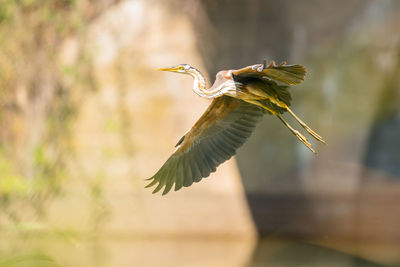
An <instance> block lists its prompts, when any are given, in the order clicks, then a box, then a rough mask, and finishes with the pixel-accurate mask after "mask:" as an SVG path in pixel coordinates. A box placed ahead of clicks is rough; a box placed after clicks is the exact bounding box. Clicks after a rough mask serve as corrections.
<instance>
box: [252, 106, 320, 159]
mask: <svg viewBox="0 0 400 267" xmlns="http://www.w3.org/2000/svg"><path fill="white" fill-rule="evenodd" d="M246 102H248V103H250V104H254V105H256V106H259V107H262V108H263V109H266V110H268V111H269V112H271V113H272V114H274V115H275V116H277V117H278V118H279V119H280V120H281V121H282V122H283V124H285V125H286V127H288V128H289V130H290V131H291V132H292V133H293V134H294V135H295V136H296V137H297V138H298V139H299V140H300V141H301V142H302V143H303V144H304V145H305V146H306V147H308V149H310V150H311V151H312V152H313V153H315V150H314V149H313V147H312V146H311V144H310V143H309V142H308V140H307V138H305V137H304V135H302V134H301V133H300V132H299V131H297V130H295V129H293V128H292V126H290V125H289V123H287V122H286V121H285V120H284V119H283V118H282V117H281V115H280V114H279V113H277V112H276V111H275V110H273V109H270V108H268V107H266V106H264V105H263V104H261V103H259V102H258V101H256V100H254V101H251V100H246Z"/></svg>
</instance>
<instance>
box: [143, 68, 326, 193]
mask: <svg viewBox="0 0 400 267" xmlns="http://www.w3.org/2000/svg"><path fill="white" fill-rule="evenodd" d="M158 70H160V71H170V72H176V73H181V74H187V75H190V76H192V77H193V78H194V85H193V90H194V92H195V93H196V94H198V95H199V96H201V97H204V98H208V99H212V102H211V104H210V106H209V107H208V108H207V110H206V111H205V112H204V114H203V115H202V116H201V117H200V119H199V120H198V121H197V122H196V123H195V124H194V126H193V127H192V128H191V129H190V130H189V131H187V132H186V134H185V135H184V136H183V137H182V138H181V139H180V140H179V141H178V143H177V144H176V146H175V150H174V152H173V154H172V155H171V156H170V157H169V158H168V160H167V161H166V162H165V163H164V165H163V166H162V167H161V168H160V170H159V171H158V172H157V173H156V174H155V175H154V176H153V177H151V178H149V179H147V180H150V183H149V184H148V185H147V186H146V187H152V186H155V185H157V186H156V188H155V189H154V191H153V193H156V192H158V191H160V190H161V189H162V188H164V190H163V193H162V194H163V195H165V194H167V193H168V192H169V191H170V190H171V188H172V187H173V186H174V185H175V191H177V190H179V189H181V188H182V187H188V186H190V185H192V184H193V182H195V183H197V182H199V181H200V180H201V179H202V178H205V177H207V176H209V175H210V173H212V172H215V170H216V168H217V167H218V166H219V165H220V164H221V163H223V162H224V161H226V160H228V159H230V158H231V157H232V156H233V155H234V154H235V153H236V150H237V149H238V148H239V147H240V146H241V145H243V144H244V142H245V141H246V140H247V139H248V138H249V137H250V135H251V133H252V131H253V130H254V128H255V126H256V124H257V122H259V121H260V119H261V118H262V117H263V115H264V114H265V113H269V114H272V115H274V116H276V117H278V119H279V120H280V121H282V123H283V124H284V125H285V126H286V127H287V128H288V129H289V130H290V131H291V132H292V133H293V134H294V135H295V136H296V137H297V138H298V139H299V140H300V141H301V142H302V143H303V144H304V145H305V146H307V147H308V148H309V149H310V150H311V151H312V152H314V153H315V151H314V149H313V147H312V146H311V144H310V143H309V142H308V140H307V139H306V138H305V137H304V136H303V135H302V134H301V133H300V132H299V131H297V130H295V129H294V128H292V126H290V125H289V124H288V123H287V122H286V121H285V120H284V119H283V118H282V116H281V114H283V113H285V112H288V113H289V114H290V115H291V116H293V117H294V119H295V120H296V121H297V122H298V123H299V124H300V125H301V126H302V127H303V128H304V129H305V130H306V131H307V132H308V133H309V134H310V135H311V136H313V137H314V138H315V139H316V140H318V141H320V142H322V143H325V141H324V140H323V139H322V137H321V136H319V135H318V134H317V133H316V132H314V131H313V130H311V128H310V127H308V126H307V125H306V124H305V123H304V122H303V121H302V120H300V119H299V118H298V117H297V116H296V115H295V114H294V113H293V111H292V110H291V109H290V108H289V106H290V102H291V95H290V92H289V86H290V85H296V84H299V83H301V82H302V81H303V80H304V76H305V75H306V69H305V67H304V66H302V65H287V64H286V62H282V63H281V64H279V65H276V64H275V62H274V61H271V62H270V63H269V64H268V65H267V64H266V61H264V64H256V65H251V66H247V67H244V68H242V69H238V70H223V71H220V72H218V73H217V76H216V79H215V82H214V84H213V85H212V86H211V87H210V88H208V89H207V88H206V81H205V79H204V76H203V75H202V74H201V73H200V71H198V70H197V69H195V68H193V67H192V66H190V65H188V64H180V65H177V66H173V67H168V68H160V69H158Z"/></svg>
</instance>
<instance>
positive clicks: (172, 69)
mask: <svg viewBox="0 0 400 267" xmlns="http://www.w3.org/2000/svg"><path fill="white" fill-rule="evenodd" d="M157 70H159V71H172V72H177V71H178V67H167V68H159V69H157Z"/></svg>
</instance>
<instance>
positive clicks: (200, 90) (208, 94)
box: [188, 68, 221, 98]
mask: <svg viewBox="0 0 400 267" xmlns="http://www.w3.org/2000/svg"><path fill="white" fill-rule="evenodd" d="M188 74H190V75H191V76H192V77H193V78H194V83H193V91H194V92H195V93H196V94H198V95H199V96H201V97H205V98H215V97H217V96H220V95H221V93H220V90H219V88H216V89H214V90H210V89H207V88H206V79H205V78H204V76H203V75H202V74H201V72H200V71H199V70H197V69H195V68H191V69H190V70H189V71H188Z"/></svg>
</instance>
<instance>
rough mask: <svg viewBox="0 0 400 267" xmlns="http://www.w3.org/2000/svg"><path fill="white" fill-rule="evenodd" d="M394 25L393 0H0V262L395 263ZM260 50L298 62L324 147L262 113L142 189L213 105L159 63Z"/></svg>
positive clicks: (255, 57) (398, 117) (249, 266)
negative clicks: (154, 190)
mask: <svg viewBox="0 0 400 267" xmlns="http://www.w3.org/2000/svg"><path fill="white" fill-rule="evenodd" d="M399 29H400V1H397V0H385V1H379V0H340V1H330V0H318V1H317V0H303V1H295V0H281V1H273V0H264V1H263V0H248V1H239V0H238V1H236V0H235V1H233V0H230V1H227V0H219V1H212V0H186V1H179V0H164V1H162V0H146V1H145V0H99V1H93V0H42V1H35V0H18V1H16V0H0V267H5V266H7V267H8V266H65V267H68V266H88V267H90V266H96V267H102V266H118V267H121V266H122V267H123V266H221V267H224V266H238V267H239V266H246V267H253V266H400V30H399ZM263 59H268V60H275V61H276V62H278V63H279V62H281V61H287V62H288V63H289V64H302V65H305V66H306V67H307V70H308V75H307V76H306V80H305V81H304V82H303V83H302V84H301V85H298V86H295V87H293V88H292V94H293V99H294V101H293V108H292V109H293V110H294V111H295V112H296V113H297V114H298V115H299V116H300V117H301V118H303V120H304V121H305V122H307V123H308V124H309V125H310V126H311V127H312V128H313V129H314V130H316V131H317V132H318V133H319V134H321V135H322V136H323V137H324V139H325V140H327V143H328V144H327V145H318V144H314V145H315V146H316V150H317V151H318V155H313V154H312V153H310V152H309V151H308V150H307V149H306V148H305V147H304V146H303V145H302V144H301V143H300V142H298V140H297V139H296V138H295V137H294V136H293V135H292V134H291V133H290V132H289V131H288V130H287V129H286V128H285V127H284V126H283V125H282V124H281V123H280V122H279V121H278V120H276V118H274V117H272V116H265V118H264V119H263V120H262V122H261V123H260V125H259V126H258V127H257V129H256V131H255V133H254V134H253V135H252V137H251V138H250V140H249V141H248V142H247V143H246V144H245V145H244V146H243V147H242V148H241V149H239V151H238V153H237V156H236V157H235V158H233V159H231V160H230V161H228V162H226V163H225V164H223V165H222V166H220V167H219V169H218V171H217V172H216V173H214V174H212V175H211V176H210V177H209V178H207V179H205V180H203V181H202V182H201V183H199V184H194V185H193V186H191V187H189V188H184V189H182V190H180V191H178V192H172V193H170V194H168V195H166V196H163V197H162V196H160V195H152V194H151V191H150V190H148V189H144V188H143V187H144V186H145V185H146V182H145V181H144V178H148V177H150V176H152V175H153V174H154V173H155V172H156V171H157V170H158V168H159V167H160V166H161V165H162V164H163V163H164V161H165V160H166V159H167V158H168V156H169V155H170V153H171V152H172V151H173V145H174V144H175V143H176V142H177V141H178V140H179V138H180V137H181V136H182V135H183V133H184V132H186V130H187V129H189V128H190V127H191V126H192V124H193V123H194V122H195V121H196V120H197V119H198V118H199V117H200V115H201V114H202V113H203V112H204V110H205V109H206V107H207V105H208V104H209V102H208V101H207V100H203V99H201V98H199V97H198V96H197V95H195V94H194V93H193V92H192V90H191V88H192V80H191V78H190V77H187V76H182V75H174V74H171V73H161V72H157V71H155V69H156V68H158V67H164V66H170V65H176V64H180V63H188V64H191V65H192V66H195V67H196V68H198V69H200V70H201V71H202V72H203V74H204V75H206V76H207V77H208V79H209V81H210V82H212V81H213V79H214V77H215V74H216V72H218V71H219V70H221V69H235V68H240V67H244V66H247V65H252V64H256V63H262V61H263ZM292 124H293V125H295V123H294V122H293V121H292Z"/></svg>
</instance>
